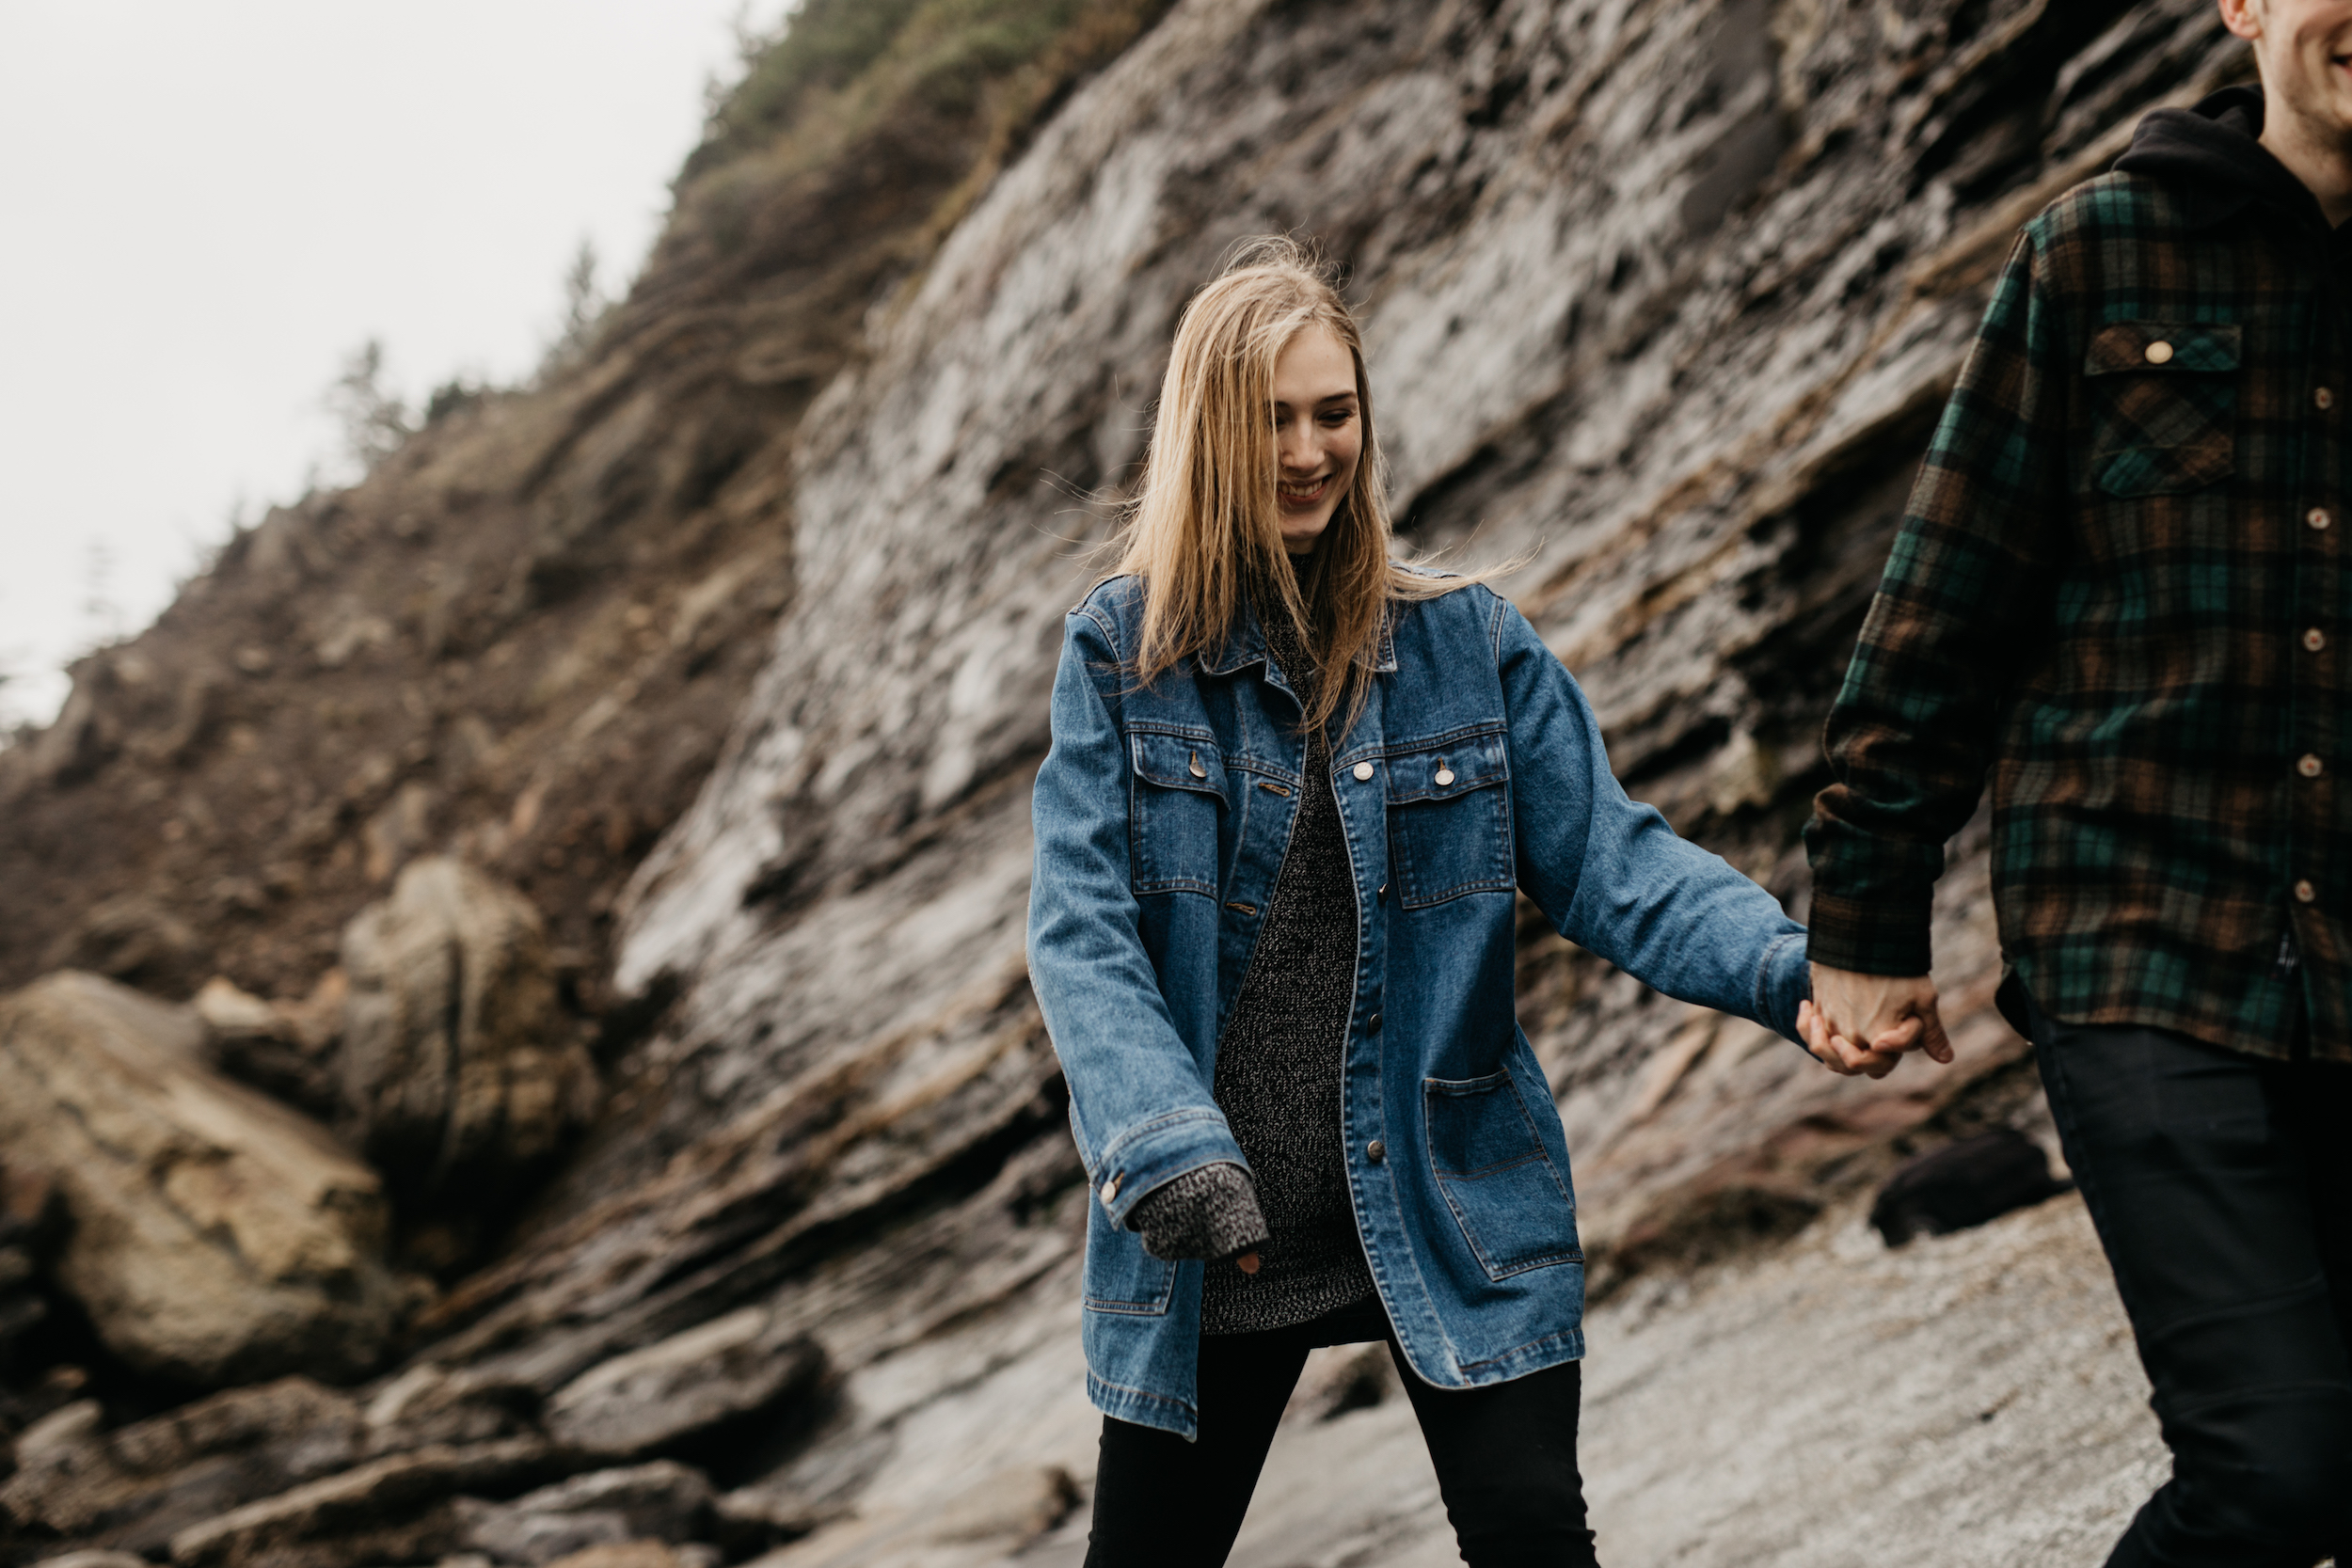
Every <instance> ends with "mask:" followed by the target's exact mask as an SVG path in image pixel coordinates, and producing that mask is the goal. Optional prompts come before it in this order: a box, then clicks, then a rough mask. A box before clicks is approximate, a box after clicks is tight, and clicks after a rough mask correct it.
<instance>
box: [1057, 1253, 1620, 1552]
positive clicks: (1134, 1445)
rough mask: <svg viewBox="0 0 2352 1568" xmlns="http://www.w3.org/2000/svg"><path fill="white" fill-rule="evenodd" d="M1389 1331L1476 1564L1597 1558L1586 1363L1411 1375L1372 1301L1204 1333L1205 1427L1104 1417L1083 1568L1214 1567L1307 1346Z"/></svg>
mask: <svg viewBox="0 0 2352 1568" xmlns="http://www.w3.org/2000/svg"><path fill="white" fill-rule="evenodd" d="M1374 1338H1386V1339H1387V1340H1388V1342H1389V1354H1390V1355H1391V1356H1393V1357H1394V1358H1395V1360H1396V1366H1397V1371H1398V1372H1399V1374H1400V1375H1402V1376H1403V1378H1404V1380H1405V1389H1406V1394H1407V1396H1408V1397H1410V1398H1411V1400H1412V1402H1413V1414H1414V1415H1415V1416H1416V1417H1418V1418H1420V1420H1421V1431H1422V1437H1423V1438H1424V1439H1426V1440H1427V1442H1428V1444H1429V1457H1430V1459H1431V1460H1432V1461H1433V1462H1434V1463H1435V1465H1436V1466H1437V1471H1438V1492H1439V1493H1440V1494H1441V1495H1442V1496H1443V1497H1444V1498H1445V1512H1446V1517H1447V1518H1448V1519H1450V1520H1452V1521H1453V1524H1454V1539H1455V1540H1456V1541H1458V1542H1460V1543H1461V1546H1462V1559H1463V1560H1464V1561H1465V1562H1468V1563H1470V1564H1471V1568H1535V1565H1537V1564H1540V1565H1541V1568H1581V1565H1584V1564H1593V1563H1596V1559H1595V1558H1594V1556H1593V1532H1592V1531H1590V1530H1588V1529H1586V1528H1584V1481H1583V1478H1582V1477H1581V1476H1580V1475H1578V1474H1577V1470H1576V1416H1577V1398H1578V1392H1579V1387H1580V1383H1579V1376H1578V1373H1579V1367H1578V1363H1576V1362H1573V1361H1570V1362H1567V1363H1565V1364H1564V1365H1562V1366H1558V1367H1553V1368H1550V1369H1549V1370H1544V1371H1540V1372H1531V1373H1529V1374H1528V1375H1527V1376H1525V1377H1521V1378H1517V1379H1514V1380H1513V1381H1511V1382H1509V1383H1499V1384H1496V1385H1494V1386H1490V1387H1486V1388H1432V1387H1430V1386H1428V1385H1427V1384H1425V1383H1422V1381H1421V1380H1420V1379H1419V1378H1417V1377H1415V1376H1414V1375H1413V1373H1412V1370H1411V1369H1410V1368H1408V1367H1406V1364H1405V1355H1404V1353H1403V1352H1402V1351H1400V1350H1399V1349H1398V1348H1397V1344H1396V1336H1395V1335H1394V1334H1393V1333H1392V1332H1391V1330H1390V1328H1389V1326H1388V1323H1387V1322H1386V1316H1385V1314H1383V1313H1382V1312H1381V1310H1380V1306H1379V1303H1378V1301H1377V1300H1376V1299H1370V1300H1367V1301H1365V1302H1363V1303H1360V1304H1359V1305H1358V1306H1356V1307H1343V1308H1341V1309H1340V1310H1339V1311H1337V1312H1334V1313H1332V1314H1330V1315H1329V1316H1328V1317H1325V1318H1321V1319H1318V1320H1316V1321H1315V1322H1313V1323H1301V1324H1299V1325H1298V1326H1297V1327H1295V1328H1279V1329H1275V1330H1272V1331H1270V1332H1268V1333H1264V1334H1216V1335H1209V1336H1205V1337H1204V1338H1202V1339H1201V1341H1200V1439H1199V1441H1197V1442H1192V1443H1187V1442H1185V1441H1184V1439H1183V1438H1181V1437H1179V1436H1177V1435H1176V1434H1175V1433H1168V1432H1161V1431H1159V1430H1158V1429H1156V1428H1153V1427H1145V1426H1137V1425H1135V1424H1134V1423H1133V1422H1129V1421H1121V1420H1117V1419H1114V1418H1110V1417H1105V1418H1104V1420H1103V1462H1102V1467H1101V1468H1100V1469H1099V1470H1098V1471H1096V1473H1095V1480H1094V1528H1093V1531H1092V1533H1091V1534H1090V1535H1089V1537H1088V1541H1089V1549H1088V1551H1087V1568H1216V1565H1217V1564H1219V1563H1221V1562H1223V1561H1224V1560H1225V1555H1226V1553H1228V1552H1229V1551H1231V1550H1232V1545H1233V1537H1234V1536H1235V1535H1237V1534H1239V1533H1240V1531H1241V1522H1242V1515H1243V1514H1245V1513H1248V1510H1249V1494H1250V1493H1251V1492H1252V1491H1253V1490H1254V1489H1255V1488H1256V1487H1257V1484H1258V1472H1259V1470H1260V1469H1262V1468H1263V1466H1264V1465H1265V1456H1266V1449H1268V1448H1270V1447H1271V1446H1272V1445H1273V1442H1274V1424H1275V1422H1277V1421H1279V1419H1281V1416H1282V1407H1283V1406H1284V1405H1285V1404H1287V1403H1289V1402H1290V1397H1291V1390H1292V1389H1293V1388H1294V1387H1295V1386H1296V1385H1297V1383H1298V1373H1299V1370H1300V1369H1301V1368H1302V1367H1304V1366H1305V1365H1306V1361H1307V1353H1308V1352H1309V1351H1310V1350H1311V1349H1313V1348H1315V1347H1316V1346H1318V1345H1332V1344H1348V1343H1353V1342H1356V1341H1358V1340H1370V1339H1374Z"/></svg>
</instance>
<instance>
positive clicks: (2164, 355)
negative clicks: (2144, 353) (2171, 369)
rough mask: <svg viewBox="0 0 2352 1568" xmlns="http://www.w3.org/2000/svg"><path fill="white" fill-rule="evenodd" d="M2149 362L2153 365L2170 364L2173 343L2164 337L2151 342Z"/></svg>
mask: <svg viewBox="0 0 2352 1568" xmlns="http://www.w3.org/2000/svg"><path fill="white" fill-rule="evenodd" d="M2148 363H2150V364H2151V365H2169V364H2170V363H2172V345H2171V344H2170V343H2168V342H2166V341H2163V340H2162V339H2158V340H2157V341H2154V342H2153V343H2150V344H2149V345H2148Z"/></svg>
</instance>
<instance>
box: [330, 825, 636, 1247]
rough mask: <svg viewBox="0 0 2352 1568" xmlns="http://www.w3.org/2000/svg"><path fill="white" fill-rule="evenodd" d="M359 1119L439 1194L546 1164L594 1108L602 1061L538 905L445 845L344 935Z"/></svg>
mask: <svg viewBox="0 0 2352 1568" xmlns="http://www.w3.org/2000/svg"><path fill="white" fill-rule="evenodd" d="M343 968H344V970H345V972H346V973H347V974H349V976H350V986H351V990H350V994H349V999H348V1000H347V1002H346V1003H345V1005H344V1027H343V1042H342V1052H341V1055H340V1073H341V1094H342V1105H343V1112H344V1117H345V1119H346V1121H347V1122H348V1124H349V1125H350V1126H351V1128H352V1129H353V1130H354V1135H355V1138H356V1140H357V1141H358V1144H359V1145H360V1147H361V1148H363V1149H365V1150H366V1152H367V1153H368V1155H369V1157H370V1158H371V1159H373V1160H374V1161H375V1162H377V1164H379V1165H380V1166H382V1168H383V1169H385V1171H386V1172H387V1173H388V1174H389V1176H390V1177H391V1178H392V1180H394V1181H395V1183H396V1184H397V1185H398V1187H399V1188H400V1189H401V1190H402V1191H403V1192H405V1193H409V1194H412V1195H414V1196H416V1197H418V1198H420V1199H421V1200H424V1201H426V1202H434V1201H437V1200H440V1199H444V1198H448V1199H454V1198H456V1197H458V1196H460V1195H462V1196H465V1197H466V1198H467V1199H468V1200H469V1201H476V1202H478V1200H479V1198H480V1196H481V1193H480V1184H481V1183H483V1182H485V1181H496V1180H499V1179H501V1178H503V1177H509V1176H512V1175H513V1174H515V1173H516V1172H523V1171H529V1170H532V1169H533V1168H535V1167H539V1166H543V1165H544V1164H546V1163H547V1161H548V1159H549V1157H550V1156H552V1155H553V1154H554V1153H555V1152H556V1151H557V1149H558V1148H560V1147H561V1145H562V1143H563V1140H564V1136H565V1134H566V1133H568V1132H570V1131H571V1130H572V1129H573V1128H574V1127H576V1126H578V1125H579V1124H580V1122H581V1121H582V1120H583V1119H584V1118H585V1117H587V1116H588V1114H589V1113H590V1112H591V1110H593V1108H594V1104H595V1096H596V1070H595V1068H594V1066H593V1065H592V1064H591V1063H590V1062H589V1060H588V1055H587V1052H586V1051H585V1050H584V1049H583V1048H582V1046H581V1045H580V1041H579V1039H578V1037H577V1032H576V1030H575V1029H574V1028H573V1027H572V1026H571V1025H570V1024H569V1022H567V1021H566V1020H565V1019H564V1016H563V1014H562V1012H561V1009H560V1008H559V1007H558V1006H557V1005H556V995H555V977H554V973H553V971H552V969H551V968H550V967H549V964H548V952H547V939H546V933H545V930H544V928H543V926H542V923H541V921H540V918H539V914H538V911H535V910H534V909H532V906H531V905H530V903H529V902H528V901H527V900H525V899H524V898H522V897H521V896H520V895H517V894H516V893H515V892H514V891H512V890H511V889H509V888H506V887H504V886H501V884H500V883H498V882H496V881H493V880H492V879H490V878H489V877H487V876H485V875H484V874H483V873H482V872H480V871H477V870H475V869H473V868H472V867H470V866H468V865H465V864H462V863H459V862H457V861H453V860H450V859H447V858H445V857H438V856H436V857H431V858H427V859H424V860H420V861H416V862H413V863H410V864H409V866H408V867H407V868H406V869H405V870H404V871H403V872H402V873H401V875H400V879H399V881H398V882H397V883H396V884H395V885H394V887H393V890H392V895H391V897H389V899H387V900H385V901H384V902H382V903H379V904H373V905H371V906H369V907H368V908H367V909H366V910H363V911H360V913H359V914H358V916H356V917H355V918H354V919H353V920H352V922H351V924H350V926H349V927H346V928H345V930H344V933H343Z"/></svg>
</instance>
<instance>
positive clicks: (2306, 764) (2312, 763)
mask: <svg viewBox="0 0 2352 1568" xmlns="http://www.w3.org/2000/svg"><path fill="white" fill-rule="evenodd" d="M2325 766H2326V765H2325V764H2323V763H2322V762H2321V761H2320V760H2319V759H2318V758H2317V757H2314V756H2306V757H2305V758H2304V759H2303V760H2302V761H2300V762H2298V763H2296V765H2295V770H2296V772H2297V773H2300V774H2302V775H2303V777H2305V778H2307V779H2316V778H2317V777H2319V775H2320V773H2321V772H2322V771H2323V770H2324V768H2325Z"/></svg>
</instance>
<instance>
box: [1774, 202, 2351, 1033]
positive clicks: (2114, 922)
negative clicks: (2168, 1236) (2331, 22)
mask: <svg viewBox="0 0 2352 1568" xmlns="http://www.w3.org/2000/svg"><path fill="white" fill-rule="evenodd" d="M2347 238H2352V236H2347ZM2343 244H2344V241H2343V240H2339V239H2336V238H2333V237H2331V236H2329V235H2328V233H2327V231H2326V229H2325V226H2324V224H2323V223H2322V222H2321V221H2320V219H2319V218H2318V214H2317V207H2316V204H2315V203H2314V204H2312V209H2311V214H2310V216H2309V218H2308V220H2305V219H2302V218H2300V217H2298V215H2297V214H2292V213H2289V212H2286V211H2284V210H2283V209H2282V208H2280V207H2279V206H2276V205H2274V204H2269V203H2263V202H2256V201H2253V200H2252V199H2251V198H2249V197H2248V196H2247V195H2246V194H2245V193H2244V192H2240V193H2238V194H2237V195H2236V196H2235V197H2234V198H2233V197H2232V196H2230V195H2229V194H2228V193H2226V192H2221V191H2217V190H2211V189H2206V190H2201V189H2198V188H2196V187H2194V186H2186V187H2184V186H2182V185H2179V184H2177V183H2175V182H2159V181H2156V180H2153V179H2151V178H2148V177H2147V176H2145V175H2143V174H2135V173H2113V174H2108V175H2105V176H2102V177H2101V178H2099V179H2096V180H2093V181H2091V182H2089V183H2087V184H2085V185H2082V186H2079V187H2077V188H2076V189H2074V191H2072V192H2070V193H2069V194H2067V195H2066V196H2064V197H2062V198H2059V199H2058V201H2057V202H2055V203H2054V204H2053V205H2052V206H2050V207H2049V208H2048V209H2047V210H2046V211H2044V212H2043V213H2042V214H2041V215H2040V216H2039V217H2037V218H2036V219H2035V220H2034V221H2033V222H2032V223H2031V224H2030V225H2028V226H2027V228H2026V231H2025V233H2024V234H2023V236H2022V237H2021V238H2020V240H2019V241H2018V243H2017V245H2016V247H2015V249H2014V250H2013V252H2012V253H2011V255H2010V261H2009V263H2008V266H2007V267H2006V269H2005V270H2004V271H2003V273H2002V274H2001V277H2000V279H1999V281H1998V284H1997V285H1996V286H1995V288H1994V293H1993V299H1992V304H1991V306H1990V308H1989V309H1987V310H1986V312H1985V317H1984V322H1983V325H1982V326H1981V328H1980V329H1979V334H1978V337H1977V341H1976V343H1975V346H1974V348H1973V350H1972V351H1971V353H1970V354H1969V356H1968V358H1967V360H1966V363H1965V365H1964V367H1963V370H1962V372H1961V376H1960V381H1959V384H1958V387H1957V388H1956V389H1955V390H1954V392H1953V394H1952V397H1951V401H1950V404H1949V405H1948V406H1947V409H1946V411H1945V415H1944V419H1943V422H1942V424H1941V425H1940V427H1939V428H1938V429H1937V431H1936V434H1935V437H1934V440H1933V443H1932V446H1931V449H1930V451H1929V454H1928V457H1927V461H1926V465H1925V467H1924V468H1923V470H1922V472H1921V474H1920V477H1919V481H1918V484H1917V487H1916V488H1915V491H1914V492H1913V495H1912V499H1911V503H1910V506H1909V508H1908V510H1907V513H1906V515H1905V516H1904V518H1903V522H1902V525H1901V527H1900V530H1899V532H1898V535H1897V538H1896V541H1895V546H1894V551H1893V554H1892V557H1891V559H1890V560H1889V562H1888V563H1887V566H1886V572H1885V576H1884V578H1883V581H1882V582H1881V584H1880V588H1879V592H1878V594H1877V597H1876V599H1875V600H1874V601H1873V603H1872V605H1871V607H1870V611H1869V615H1868V619H1867V623H1866V624H1865V626H1864V627H1863V631H1862V638H1861V644H1860V647H1859V648H1858V649H1857V651H1856V652H1855V655H1854V658H1853V662H1852V664H1851V667H1850V669H1849V670H1848V672H1847V675H1846V681H1845V685H1844V688H1843V689H1842V691H1841V693H1840V695H1839V697H1838V699H1837V702H1836V706H1835V707H1834V709H1833V710H1832V713H1831V716H1830V721H1829V728H1828V736H1827V744H1828V749H1829V753H1830V760H1831V763H1832V766H1833V768H1834V770H1835V773H1836V783H1835V784H1832V785H1831V786H1830V787H1829V788H1828V789H1825V790H1823V791H1822V792H1821V794H1820V798H1819V800H1818V802H1817V804H1816V810H1815V816H1814V819H1813V821H1812V822H1811V824H1810V825H1809V826H1808V827H1807V829H1806V832H1805V836H1806V841H1807V844H1808V847H1809V849H1810V852H1811V856H1812V861H1813V868H1814V884H1815V892H1814V897H1813V906H1812V942H1811V955H1812V957H1813V958H1814V959H1815V961H1817V962H1820V963H1823V964H1829V965H1834V966H1836V967H1837V968H1841V969H1849V970H1859V971H1862V972H1865V973H1868V974H1893V975H1903V974H1926V973H1927V972H1928V966H1929V957H1930V955H1929V942H1928V912H1929V901H1930V895H1931V889H1932V885H1933V883H1934V881H1935V879H1936V877H1937V875H1938V874H1939V873H1940V872H1941V871H1942V869H1943V864H1944V853H1943V847H1944V844H1945V841H1946V840H1947V838H1949V837H1950V836H1951V835H1952V834H1953V833H1954V832H1958V831H1959V829H1960V828H1961V827H1962V826H1963V824H1964V823H1965V822H1966V820H1967V818H1968V817H1969V816H1970V815H1971V813H1972V812H1973V811H1974V809H1975V806H1976V802H1977V800H1978V797H1979V794H1980V792H1981V790H1982V787H1983V784H1984V781H1985V778H1986V776H1987V773H1988V771H1989V772H1990V775H1991V779H1992V784H1993V810H1994V817H1993V887H1994V903H1995V907H1996V911H1997V914H1998V919H1999V924H2000V932H2001V944H2002V952H2003V955H2004V958H2006V960H2007V962H2008V964H2009V965H2010V969H2011V970H2012V972H2013V973H2014V974H2016V975H2017V976H2018V977H2019V978H2020V979H2022V980H2023V981H2024V982H2025V984H2026V988H2027V989H2028V990H2030V991H2031V993H2032V995H2033V997H2034V1000H2035V1001H2036V1002H2037V1003H2039V1004H2040V1005H2041V1006H2042V1009H2043V1010H2044V1011H2046V1012H2047V1013H2049V1014H2050V1015H2051V1016H2052V1017H2054V1018H2058V1019H2060V1020H2063V1021H2066V1022H2074V1023H2130V1024H2139V1025H2145V1026H2153V1027H2157V1028H2163V1029H2169V1030H2174V1031H2178V1032H2180V1033H2183V1034H2186V1035H2190V1036H2193V1037H2197V1038H2199V1039H2202V1040H2206V1041H2210V1042H2212V1043H2214V1044H2216V1045H2220V1046H2225V1047H2230V1048H2233V1049H2235V1050H2239V1051H2243V1052H2248V1053H2253V1054H2257V1055H2264V1056H2280V1057H2283V1056H2286V1055H2288V1054H2289V1053H2290V1052H2291V1050H2292V1049H2293V1046H2294V1040H2295V1036H2296V1030H2297V1027H2298V1018H2307V1019H2308V1023H2309V1030H2310V1048H2311V1050H2312V1054H2314V1055H2315V1056H2318V1057H2322V1058H2327V1059H2332V1060H2338V1061H2345V1060H2352V1037H2347V1028H2346V1024H2347V989H2348V988H2352V969H2347V959H2352V950H2348V949H2347V947H2346V936H2347V933H2346V928H2345V918H2346V914H2347V912H2348V911H2347V902H2352V900H2348V899H2347V895H2348V894H2352V793H2347V792H2346V790H2345V789H2344V784H2342V783H2341V782H2340V777H2339V775H2340V773H2341V771H2342V769H2344V768H2347V767H2352V754H2347V752H2346V747H2345V740H2346V735H2345V718H2346V714H2345V686H2344V682H2345V671H2346V663H2345V658H2346V645H2345V641H2344V640H2345V639H2346V638H2347V637H2352V626H2346V625H2345V624H2344V610H2345V608H2346V606H2347V604H2352V594H2348V593H2347V590H2352V555H2348V554H2347V551H2346V547H2345V539H2344V535H2345V531H2346V530H2347V528H2352V515H2346V514H2347V513H2352V507H2347V505H2346V504H2345V496H2344V420H2345V418H2346V416H2347V413H2352V357H2348V356H2347V355H2346V352H2345V336H2344V327H2345V325H2346V324H2345V323H2344V310H2343V303H2342V302H2343V297H2344V296H2343V295H2342V293H2340V289H2341V287H2342V282H2343V275H2342V274H2341V272H2340V270H2339V269H2340V265H2341V261H2342V256H2343V252H2342V251H2340V250H2339V249H2338V246H2339V245H2343Z"/></svg>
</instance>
